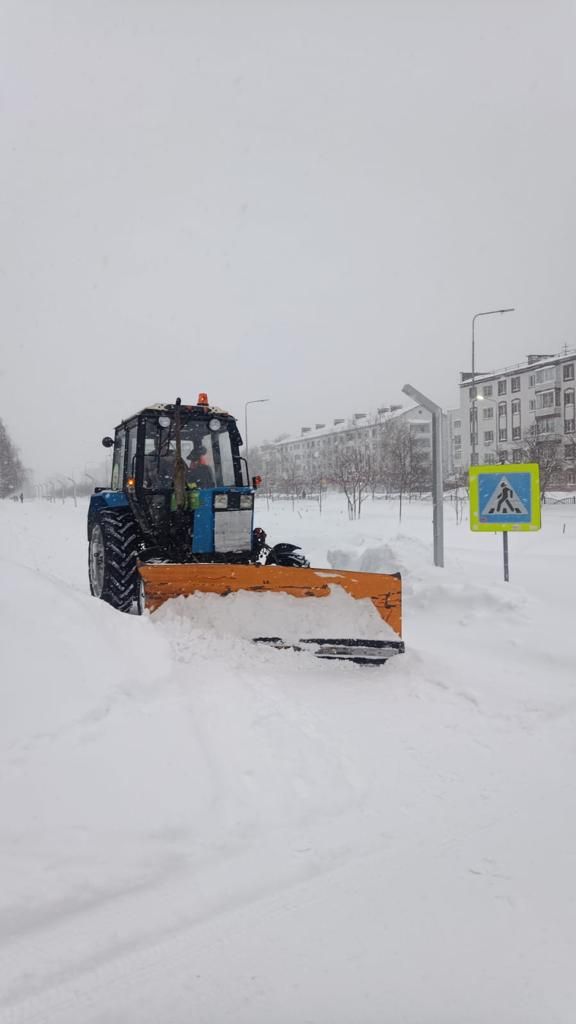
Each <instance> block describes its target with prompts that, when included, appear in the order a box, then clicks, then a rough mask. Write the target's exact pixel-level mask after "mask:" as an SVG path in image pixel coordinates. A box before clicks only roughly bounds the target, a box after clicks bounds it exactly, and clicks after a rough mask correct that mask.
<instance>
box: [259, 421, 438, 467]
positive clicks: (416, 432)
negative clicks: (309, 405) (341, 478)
mask: <svg viewBox="0 0 576 1024" xmlns="http://www.w3.org/2000/svg"><path fill="white" fill-rule="evenodd" d="M444 419H445V420H446V417H444ZM390 420H395V421H400V422H403V423H405V424H406V425H407V426H408V427H409V429H410V432H411V434H412V436H413V438H414V440H415V442H416V444H417V445H418V447H419V449H420V451H421V452H422V455H423V456H424V457H425V458H427V459H429V460H430V462H431V459H432V416H431V414H430V413H429V412H428V410H427V409H424V407H423V406H420V405H415V406H412V407H410V408H409V409H403V408H402V406H400V405H392V406H384V407H381V408H380V409H378V411H377V412H376V413H372V414H370V413H355V414H354V415H353V416H351V417H348V418H346V417H342V418H336V419H334V420H333V421H332V422H331V423H330V424H325V423H316V424H314V426H313V427H312V426H305V427H301V428H300V433H299V434H298V435H296V436H294V437H287V438H285V439H283V440H281V441H276V442H274V443H271V444H267V445H263V446H262V447H261V449H260V457H261V464H262V471H263V473H264V474H265V475H267V476H268V478H269V479H279V478H282V477H286V476H288V475H289V474H290V473H292V474H294V475H296V476H298V477H299V478H300V479H302V480H305V479H308V480H314V479H315V477H316V476H317V468H318V466H326V465H329V464H330V460H331V457H332V456H333V455H334V453H335V452H336V451H337V450H338V448H340V447H342V446H344V445H346V444H349V443H350V442H352V443H354V442H359V443H360V444H362V445H363V446H366V447H367V448H371V449H372V450H373V451H375V452H377V451H378V450H379V449H382V448H383V446H385V445H386V443H387V441H386V429H387V428H388V424H389V423H390ZM443 438H444V443H443V461H444V467H445V472H447V471H448V469H449V466H450V464H451V459H450V448H449V436H448V432H447V430H446V428H445V429H444V432H443Z"/></svg>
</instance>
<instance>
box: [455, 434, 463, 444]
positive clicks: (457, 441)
mask: <svg viewBox="0 0 576 1024" xmlns="http://www.w3.org/2000/svg"><path fill="white" fill-rule="evenodd" d="M454 444H455V445H456V447H458V446H459V445H461V444H462V434H454Z"/></svg>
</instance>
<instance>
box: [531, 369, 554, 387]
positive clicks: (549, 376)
mask: <svg viewBox="0 0 576 1024" xmlns="http://www.w3.org/2000/svg"><path fill="white" fill-rule="evenodd" d="M534 380H535V381H536V383H537V384H546V383H547V382H548V381H549V380H556V367H555V366H547V367H546V369H545V370H538V373H535V374H534Z"/></svg>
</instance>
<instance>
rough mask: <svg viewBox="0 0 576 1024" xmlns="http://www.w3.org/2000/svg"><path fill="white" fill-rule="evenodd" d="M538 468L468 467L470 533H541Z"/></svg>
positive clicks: (518, 465)
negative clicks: (536, 531)
mask: <svg viewBox="0 0 576 1024" xmlns="http://www.w3.org/2000/svg"><path fill="white" fill-rule="evenodd" d="M539 470H540V467H539V466H538V465H537V464H536V463H535V464H527V463H513V464H512V465H511V466H470V529H471V530H484V531H501V530H539V529H540V472H539Z"/></svg>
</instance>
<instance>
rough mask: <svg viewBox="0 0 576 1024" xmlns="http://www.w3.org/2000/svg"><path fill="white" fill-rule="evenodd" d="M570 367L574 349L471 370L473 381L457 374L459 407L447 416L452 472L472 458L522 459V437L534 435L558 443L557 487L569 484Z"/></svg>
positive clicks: (572, 466)
mask: <svg viewBox="0 0 576 1024" xmlns="http://www.w3.org/2000/svg"><path fill="white" fill-rule="evenodd" d="M575 366H576V349H565V350H564V351H563V352H562V353H558V354H556V355H529V356H528V357H527V359H526V361H525V362H523V363H518V364H517V365H515V366H507V367H504V368H503V369H500V370H493V371H491V372H490V373H481V374H476V375H475V378H474V381H473V382H472V379H471V378H472V375H471V374H469V373H462V374H461V381H460V408H459V410H458V413H457V414H456V413H453V414H452V415H453V433H452V452H453V463H454V469H455V471H456V472H462V471H465V470H467V469H468V466H469V465H470V463H471V462H476V463H484V464H487V465H489V464H491V463H492V464H493V463H497V462H522V461H523V460H524V458H525V454H526V437H527V436H528V435H530V434H535V435H536V437H537V438H538V439H541V440H543V441H547V442H550V443H551V444H554V445H557V446H558V457H559V462H560V465H561V469H560V470H559V472H558V479H557V481H556V484H557V486H566V487H573V486H574V485H575V484H576V432H575V421H576V414H575V402H574V392H575ZM456 424H458V427H457V426H456ZM473 449H475V451H474V452H473ZM473 455H474V456H475V457H474V458H473Z"/></svg>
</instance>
